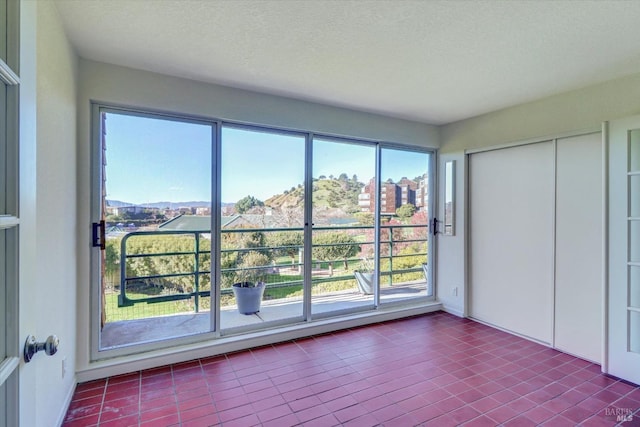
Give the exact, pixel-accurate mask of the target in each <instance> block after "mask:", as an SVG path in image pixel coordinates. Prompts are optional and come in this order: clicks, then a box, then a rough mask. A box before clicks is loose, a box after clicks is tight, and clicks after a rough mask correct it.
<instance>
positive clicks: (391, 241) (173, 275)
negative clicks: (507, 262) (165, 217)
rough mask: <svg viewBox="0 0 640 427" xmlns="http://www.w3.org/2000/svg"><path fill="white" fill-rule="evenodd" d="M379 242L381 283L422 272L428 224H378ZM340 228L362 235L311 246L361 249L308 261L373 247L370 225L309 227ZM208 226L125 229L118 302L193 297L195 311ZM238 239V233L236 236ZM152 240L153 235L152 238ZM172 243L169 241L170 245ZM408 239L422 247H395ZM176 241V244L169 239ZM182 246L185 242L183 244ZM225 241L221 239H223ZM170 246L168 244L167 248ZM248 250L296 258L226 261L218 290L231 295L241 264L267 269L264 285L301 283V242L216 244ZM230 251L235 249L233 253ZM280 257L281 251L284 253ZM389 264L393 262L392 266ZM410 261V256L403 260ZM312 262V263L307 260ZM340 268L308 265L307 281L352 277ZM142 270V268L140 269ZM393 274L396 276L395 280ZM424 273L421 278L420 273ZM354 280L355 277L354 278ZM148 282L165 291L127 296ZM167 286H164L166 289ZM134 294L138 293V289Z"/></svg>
mask: <svg viewBox="0 0 640 427" xmlns="http://www.w3.org/2000/svg"><path fill="white" fill-rule="evenodd" d="M380 228H381V238H380V248H381V256H380V261H379V266H380V283H381V285H382V284H383V282H384V283H386V285H388V286H393V285H394V283H400V282H399V281H398V277H400V276H399V275H406V274H410V273H424V272H425V269H424V266H423V264H425V265H426V259H427V239H428V225H426V224H419V225H416V224H407V225H404V224H402V225H400V224H393V225H382V226H381V227H380ZM302 231H303V229H302V228H269V229H264V228H237V229H224V230H222V231H221V233H222V236H221V239H222V241H223V242H224V241H225V236H227V238H229V239H233V237H232V236H233V235H234V234H235V235H238V236H242V235H250V234H251V233H262V234H263V235H264V234H266V233H273V232H286V233H289V232H291V233H302ZM336 231H339V232H345V233H350V234H352V235H354V236H355V235H357V236H359V237H360V238H362V237H364V240H358V241H356V242H355V243H354V242H353V241H351V242H348V243H340V242H336V243H324V244H315V245H313V248H321V247H343V246H353V245H357V246H359V247H360V253H359V254H358V256H357V257H348V258H340V259H334V260H331V261H329V260H314V261H313V265H316V266H317V265H321V266H327V265H329V264H331V265H332V264H333V263H338V262H341V263H345V264H346V265H348V266H349V267H353V266H354V264H357V263H359V262H360V261H361V260H362V258H363V256H364V254H366V253H369V254H370V255H371V254H372V252H373V247H374V241H373V240H372V239H373V237H371V238H369V239H367V238H366V235H367V234H370V235H371V236H373V234H374V227H372V226H342V227H314V228H313V232H314V236H316V235H317V234H316V233H322V232H336ZM141 238H147V239H150V238H155V239H160V240H157V241H161V239H168V240H167V241H171V238H174V239H179V238H184V239H183V240H182V241H181V244H182V247H180V248H179V249H176V250H166V246H167V244H165V245H164V246H163V245H162V244H150V245H149V246H151V247H156V248H157V250H145V249H141V248H139V247H138V248H135V245H133V244H132V242H134V241H135V239H141ZM210 238H211V237H210V230H197V231H186V230H184V231H183V230H171V231H160V230H158V231H134V232H130V233H127V234H126V235H124V236H123V238H122V241H121V244H120V258H119V264H120V283H119V295H118V306H119V307H128V306H132V305H134V304H138V303H160V302H167V301H180V300H191V299H193V308H194V311H195V312H198V311H200V309H201V302H202V300H203V298H210V296H211V279H212V278H211V250H210V247H211V245H210ZM236 240H241V239H236ZM154 241H155V240H154ZM171 245H172V244H169V246H171ZM409 245H414V246H416V245H417V246H422V245H423V247H424V250H420V251H414V252H411V253H400V251H401V249H402V248H406V247H407V246H409ZM174 246H179V245H174ZM185 246H190V247H189V248H186V247H185ZM223 246H224V245H223ZM366 247H369V248H370V249H371V250H369V251H366V250H364V249H363V248H366ZM172 249H173V248H172ZM251 251H257V252H262V253H265V252H270V253H272V254H284V253H285V252H286V253H289V254H291V253H293V252H298V256H297V258H298V261H297V262H296V261H292V262H290V263H289V262H287V263H286V264H284V263H280V264H270V265H257V266H250V267H240V266H238V265H233V266H227V267H224V266H223V268H221V270H220V276H221V278H222V279H223V280H222V285H221V289H220V294H221V295H231V294H232V287H231V284H232V283H233V277H234V276H235V275H236V274H237V273H238V272H239V271H241V270H245V271H246V270H255V271H260V272H261V273H262V274H266V275H267V276H268V277H269V279H268V280H266V289H267V290H268V289H276V288H286V287H295V286H298V287H302V285H303V280H302V277H303V269H304V268H305V266H304V263H303V262H302V259H303V257H302V251H303V245H301V244H300V245H281V246H275V245H272V246H268V245H263V246H256V247H242V248H223V249H221V255H222V257H223V258H224V257H225V256H230V257H234V256H235V257H236V258H241V256H240V257H238V255H242V254H245V253H248V252H251ZM234 254H235V255H234ZM283 257H284V256H283ZM407 258H412V259H413V260H416V259H420V260H422V261H421V262H417V263H413V264H417V265H412V266H405V267H398V265H399V264H400V265H401V264H403V263H402V260H403V259H407ZM394 264H395V265H396V267H395V268H394ZM404 264H411V262H408V263H404ZM309 267H310V268H313V266H309ZM284 268H288V269H289V271H296V270H297V272H298V274H290V275H289V276H290V277H288V276H287V275H281V274H279V270H280V269H284ZM344 271H346V272H348V274H339V275H330V276H329V277H326V273H325V274H321V273H320V272H318V271H313V270H312V287H315V286H316V285H319V284H322V283H330V282H339V281H347V280H351V281H354V280H355V278H354V275H353V272H352V271H351V270H350V268H347V269H345V270H344ZM141 273H142V274H141ZM394 278H395V281H394ZM425 279H426V278H425ZM354 283H355V282H354ZM145 287H146V288H149V287H156V288H161V289H165V293H164V294H162V295H145V296H136V297H130V294H131V293H133V292H130V291H132V290H134V289H136V288H145ZM428 287H429V289H428V292H427V294H428V295H431V294H432V291H431V286H430V284H428ZM167 288H169V289H170V290H169V292H168V293H167V292H166V289H167ZM136 295H140V293H137V294H136Z"/></svg>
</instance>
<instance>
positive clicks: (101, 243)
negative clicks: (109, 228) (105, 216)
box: [92, 220, 106, 251]
mask: <svg viewBox="0 0 640 427" xmlns="http://www.w3.org/2000/svg"><path fill="white" fill-rule="evenodd" d="M92 225H93V234H92V246H93V247H94V248H96V247H99V248H100V250H103V251H104V249H105V244H106V242H105V223H104V220H100V222H94V223H93V224H92Z"/></svg>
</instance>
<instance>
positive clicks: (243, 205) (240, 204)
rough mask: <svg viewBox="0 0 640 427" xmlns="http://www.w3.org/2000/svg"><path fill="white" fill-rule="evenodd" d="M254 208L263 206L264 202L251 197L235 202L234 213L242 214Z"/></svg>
mask: <svg viewBox="0 0 640 427" xmlns="http://www.w3.org/2000/svg"><path fill="white" fill-rule="evenodd" d="M255 206H264V202H263V201H261V200H258V199H256V198H255V197H253V196H246V197H243V198H242V199H240V200H238V201H237V202H236V211H237V212H238V213H240V214H243V213H245V212H247V211H248V210H249V209H251V208H253V207H255Z"/></svg>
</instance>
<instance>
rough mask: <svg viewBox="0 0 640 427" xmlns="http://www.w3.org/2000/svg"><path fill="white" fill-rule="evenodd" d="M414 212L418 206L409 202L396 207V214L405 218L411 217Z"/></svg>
mask: <svg viewBox="0 0 640 427" xmlns="http://www.w3.org/2000/svg"><path fill="white" fill-rule="evenodd" d="M414 213H416V207H415V206H414V205H412V204H411V203H407V204H406V205H402V206H400V207H399V208H398V209H396V215H398V216H399V217H400V218H403V219H406V218H411V217H412V216H413V214H414Z"/></svg>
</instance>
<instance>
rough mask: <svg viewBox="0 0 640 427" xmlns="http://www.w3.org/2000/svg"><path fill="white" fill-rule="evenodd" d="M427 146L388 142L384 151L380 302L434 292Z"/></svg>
mask: <svg viewBox="0 0 640 427" xmlns="http://www.w3.org/2000/svg"><path fill="white" fill-rule="evenodd" d="M432 157H433V155H432V154H431V153H428V152H424V151H411V150H409V149H405V148H396V147H393V148H387V147H383V148H382V150H381V154H380V177H381V180H380V192H381V193H380V204H379V207H378V213H379V215H380V227H379V231H380V250H379V251H378V254H379V257H380V302H381V304H392V303H407V302H410V301H411V300H415V299H419V298H425V297H430V296H433V285H432V283H433V282H432V280H431V265H430V263H429V262H428V260H429V247H430V245H429V243H430V239H431V233H429V217H430V216H429V214H430V204H429V202H430V200H429V199H430V198H429V189H430V186H429V183H430V167H431V164H432Z"/></svg>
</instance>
